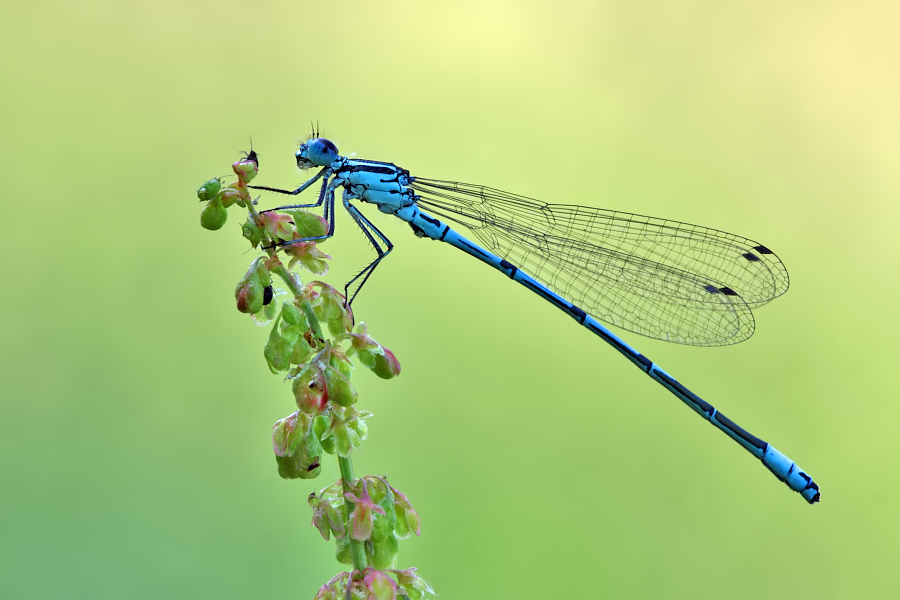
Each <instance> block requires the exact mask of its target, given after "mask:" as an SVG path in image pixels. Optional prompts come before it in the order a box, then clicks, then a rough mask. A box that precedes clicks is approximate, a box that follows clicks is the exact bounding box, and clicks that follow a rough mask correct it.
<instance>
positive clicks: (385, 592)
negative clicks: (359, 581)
mask: <svg viewBox="0 0 900 600" xmlns="http://www.w3.org/2000/svg"><path fill="white" fill-rule="evenodd" d="M375 568H376V569H378V568H384V567H375ZM363 585H364V586H365V588H366V592H367V593H368V597H367V599H366V600H397V584H396V583H394V580H393V579H391V578H390V577H388V576H387V575H386V574H384V573H382V572H381V571H376V570H375V569H366V576H365V577H364V578H363Z"/></svg>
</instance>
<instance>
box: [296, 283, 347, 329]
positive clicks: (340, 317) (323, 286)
mask: <svg viewBox="0 0 900 600" xmlns="http://www.w3.org/2000/svg"><path fill="white" fill-rule="evenodd" d="M316 288H318V291H317V290H316ZM305 292H306V295H307V297H308V298H310V300H311V301H312V306H313V310H314V311H315V313H316V317H318V318H319V320H320V321H325V322H326V323H327V324H328V331H330V332H331V335H340V334H342V333H346V332H348V331H350V329H351V327H352V326H353V313H352V311H351V310H350V308H349V307H348V306H347V305H346V304H345V299H344V296H343V295H342V294H341V293H340V292H338V291H337V290H336V289H334V288H333V287H331V286H330V285H328V284H327V283H324V282H322V281H312V282H310V283H309V284H307V286H306V288H305Z"/></svg>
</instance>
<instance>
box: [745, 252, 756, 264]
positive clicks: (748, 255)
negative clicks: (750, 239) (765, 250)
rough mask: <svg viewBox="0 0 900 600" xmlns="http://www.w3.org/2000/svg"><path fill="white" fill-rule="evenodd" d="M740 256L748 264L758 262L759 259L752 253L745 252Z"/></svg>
mask: <svg viewBox="0 0 900 600" xmlns="http://www.w3.org/2000/svg"><path fill="white" fill-rule="evenodd" d="M741 256H743V257H744V258H746V259H747V260H749V261H750V262H757V261H758V260H759V257H758V256H757V255H755V254H753V253H752V252H746V253H744V254H742V255H741Z"/></svg>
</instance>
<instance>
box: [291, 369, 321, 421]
mask: <svg viewBox="0 0 900 600" xmlns="http://www.w3.org/2000/svg"><path fill="white" fill-rule="evenodd" d="M291 389H292V390H293V392H294V398H296V400H297V407H298V408H299V409H300V410H302V411H303V412H306V413H315V412H320V411H322V410H323V409H324V408H325V405H326V403H327V402H328V389H327V387H326V385H325V376H324V375H323V374H322V369H320V368H319V367H318V366H317V365H316V364H315V363H314V362H310V363H308V364H306V365H305V366H304V367H303V368H302V369H301V370H300V372H299V373H298V374H297V376H296V377H294V383H293V384H292V386H291Z"/></svg>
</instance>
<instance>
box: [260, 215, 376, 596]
mask: <svg viewBox="0 0 900 600" xmlns="http://www.w3.org/2000/svg"><path fill="white" fill-rule="evenodd" d="M247 210H248V211H249V213H250V218H251V219H252V220H253V222H254V223H255V222H257V220H258V218H259V213H258V212H256V208H255V207H254V206H253V202H252V201H250V202H247ZM261 243H262V246H263V248H266V253H267V254H268V255H269V257H271V258H275V257H276V254H277V250H276V249H275V248H272V247H269V246H271V242H270V240H269V236H267V235H266V233H265V231H263V233H262V239H261ZM273 262H275V263H276V264H274V265H273V266H272V268H271V270H272V272H273V273H275V274H276V275H278V276H279V277H280V278H281V280H282V281H284V283H285V285H287V286H288V288H290V290H291V293H292V294H293V295H294V298H303V288H302V287H301V286H300V282H299V281H297V279H296V278H295V277H294V276H293V275H292V274H291V272H290V271H288V269H287V268H286V267H285V266H284V265H283V264H281V261H280V260H277V258H276V260H275V261H273ZM300 308H301V310H303V313H304V314H305V315H306V319H307V321H308V322H309V325H310V327H312V330H313V333H314V334H315V336H316V339H317V340H321V339H322V325H321V324H320V323H319V319H318V318H317V317H316V313H315V312H314V311H313V308H312V305H311V304H310V303H309V300H305V299H304V300H302V301H301V302H300ZM338 465H340V468H341V487H342V489H343V490H344V493H345V494H346V493H348V492H352V491H353V485H354V483H355V480H354V477H353V461H351V460H350V458H349V457H347V458H344V457H343V456H338ZM344 523H345V527H346V531H347V535H350V527H351V526H350V501H349V500H346V499H345V500H344ZM350 554H351V556H353V568H354V569H355V570H357V571H362V570H363V569H365V568H366V567H367V566H368V562H367V561H366V549H365V546H363V542H357V541H356V540H354V539H353V537H352V536H351V537H350ZM352 580H353V578H352V577H350V578H348V580H347V585H348V587H349V586H350V585H351V583H352Z"/></svg>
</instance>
